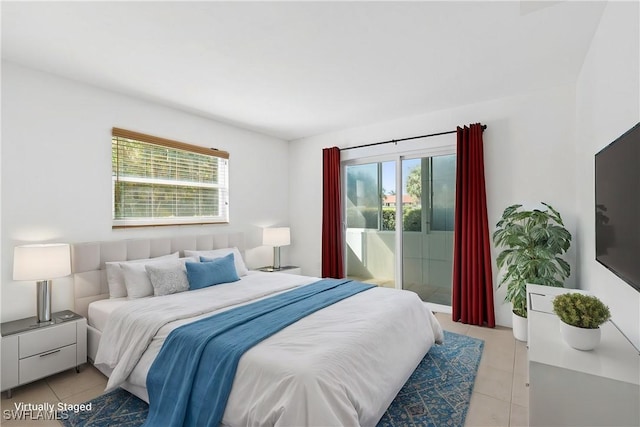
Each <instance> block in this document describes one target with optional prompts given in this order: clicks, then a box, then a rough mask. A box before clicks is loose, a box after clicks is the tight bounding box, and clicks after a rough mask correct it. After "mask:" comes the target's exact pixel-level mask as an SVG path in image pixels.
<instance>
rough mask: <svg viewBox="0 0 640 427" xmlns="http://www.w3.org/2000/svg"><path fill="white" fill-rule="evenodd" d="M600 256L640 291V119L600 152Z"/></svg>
mask: <svg viewBox="0 0 640 427" xmlns="http://www.w3.org/2000/svg"><path fill="white" fill-rule="evenodd" d="M595 168H596V169H595V180H596V260H597V261H598V262H600V263H601V264H602V265H604V266H605V267H607V268H608V269H609V270H611V271H612V272H613V273H614V274H616V275H617V276H618V277H620V278H621V279H622V280H624V281H625V282H627V283H629V284H630V285H631V286H633V287H634V288H635V289H636V290H638V291H640V123H638V124H636V125H635V126H634V127H632V128H631V129H630V130H629V131H627V132H626V133H625V134H624V135H622V136H620V137H619V138H617V139H616V140H615V141H613V142H612V143H611V144H609V145H608V146H607V147H605V148H603V149H602V150H601V151H600V152H599V153H597V154H596V158H595Z"/></svg>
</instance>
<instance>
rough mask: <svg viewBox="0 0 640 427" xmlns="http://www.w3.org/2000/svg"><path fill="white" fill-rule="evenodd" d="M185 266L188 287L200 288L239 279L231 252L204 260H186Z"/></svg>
mask: <svg viewBox="0 0 640 427" xmlns="http://www.w3.org/2000/svg"><path fill="white" fill-rule="evenodd" d="M203 261H205V260H203ZM186 267H187V279H189V289H202V288H206V287H208V286H213V285H219V284H221V283H229V282H235V281H237V280H240V278H239V277H238V273H236V265H235V263H234V259H233V254H232V253H230V254H229V255H227V256H224V257H222V258H216V259H213V260H206V262H187V263H186Z"/></svg>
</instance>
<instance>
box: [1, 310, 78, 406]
mask: <svg viewBox="0 0 640 427" xmlns="http://www.w3.org/2000/svg"><path fill="white" fill-rule="evenodd" d="M1 339H2V387H1V391H6V392H7V395H8V397H11V389H12V388H14V387H17V386H19V385H23V384H27V383H30V382H32V381H35V380H39V379H40V378H44V377H48V376H49V375H53V374H55V373H58V372H61V371H64V370H66V369H70V368H73V367H75V368H76V371H78V366H80V365H82V364H83V363H86V362H87V319H85V318H84V317H82V316H80V315H78V314H76V313H74V312H72V311H69V310H65V311H60V312H57V313H53V315H52V316H51V322H47V323H43V324H39V323H37V320H36V318H35V317H29V318H26V319H21V320H16V321H13V322H6V323H3V324H2V337H1Z"/></svg>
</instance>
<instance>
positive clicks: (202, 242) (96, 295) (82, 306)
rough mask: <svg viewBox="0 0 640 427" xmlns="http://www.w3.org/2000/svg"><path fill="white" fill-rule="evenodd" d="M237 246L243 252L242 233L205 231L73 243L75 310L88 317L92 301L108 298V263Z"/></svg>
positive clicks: (72, 261) (72, 266)
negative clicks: (158, 236) (200, 232)
mask: <svg viewBox="0 0 640 427" xmlns="http://www.w3.org/2000/svg"><path fill="white" fill-rule="evenodd" d="M230 247H237V248H238V249H239V250H240V252H241V253H242V254H243V255H244V250H245V247H244V234H243V233H220V234H203V235H198V236H176V237H166V238H153V239H129V240H115V241H107V242H90V243H76V244H72V245H71V273H72V276H73V282H74V305H75V306H74V311H75V312H76V313H78V314H80V315H82V316H85V317H87V311H88V307H89V304H90V303H92V302H93V301H97V300H100V299H105V298H109V286H108V285H107V273H106V270H105V262H109V261H128V260H133V259H141V258H154V257H158V256H162V255H168V254H171V253H174V252H180V256H184V250H185V249H187V250H210V249H221V248H230Z"/></svg>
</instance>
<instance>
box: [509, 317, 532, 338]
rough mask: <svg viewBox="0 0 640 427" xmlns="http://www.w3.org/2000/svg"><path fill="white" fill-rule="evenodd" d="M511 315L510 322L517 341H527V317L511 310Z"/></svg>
mask: <svg viewBox="0 0 640 427" xmlns="http://www.w3.org/2000/svg"><path fill="white" fill-rule="evenodd" d="M511 315H512V317H511V323H512V325H513V336H514V337H515V339H517V340H518V341H524V342H527V339H528V336H529V334H528V329H529V327H528V324H529V322H528V321H527V318H526V317H520V316H518V315H517V314H515V313H514V312H513V311H512V312H511Z"/></svg>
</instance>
